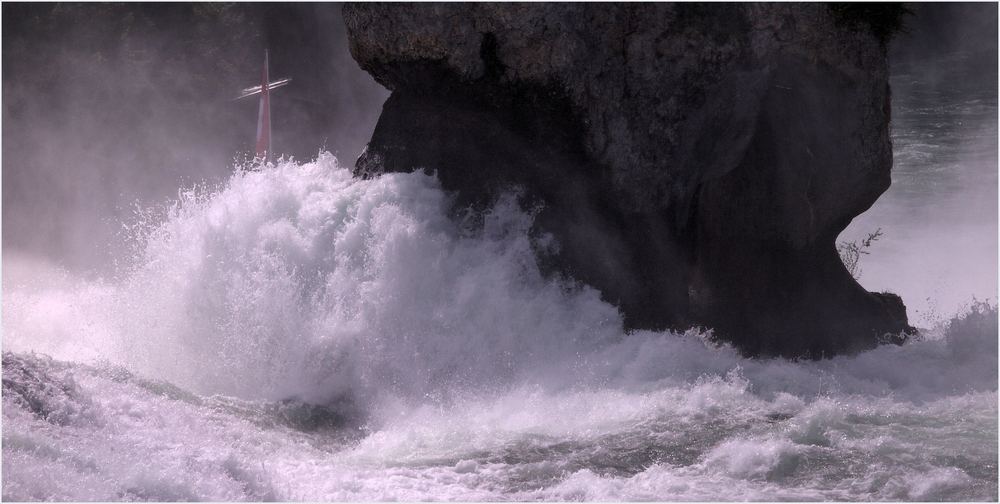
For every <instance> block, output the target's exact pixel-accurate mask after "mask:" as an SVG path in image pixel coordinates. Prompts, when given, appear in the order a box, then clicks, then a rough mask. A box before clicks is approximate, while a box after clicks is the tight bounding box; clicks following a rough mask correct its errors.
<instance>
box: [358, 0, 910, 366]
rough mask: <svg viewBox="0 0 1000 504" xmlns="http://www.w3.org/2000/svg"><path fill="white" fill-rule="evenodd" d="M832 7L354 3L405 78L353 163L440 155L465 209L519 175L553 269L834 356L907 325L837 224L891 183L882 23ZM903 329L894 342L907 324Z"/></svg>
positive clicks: (397, 76)
mask: <svg viewBox="0 0 1000 504" xmlns="http://www.w3.org/2000/svg"><path fill="white" fill-rule="evenodd" d="M851 14H852V13H851V12H850V11H849V10H848V11H846V13H845V10H844V9H843V8H831V7H829V6H826V5H822V4H711V5H703V4H692V3H684V4H590V5H585V4H449V5H442V4H423V5H408V4H360V5H348V6H346V7H345V10H344V18H345V21H346V23H347V27H348V33H349V38H350V44H351V53H352V55H353V56H354V58H355V60H357V61H358V63H359V64H360V65H361V67H362V68H363V69H365V70H366V71H368V72H369V73H370V74H371V75H372V76H374V77H375V79H376V80H378V82H380V83H381V84H382V85H384V86H385V87H387V88H388V89H389V90H391V91H392V95H391V96H390V98H389V99H388V101H387V102H386V104H385V105H384V109H383V112H382V115H381V117H380V119H379V123H378V126H377V127H376V131H375V133H374V135H373V137H372V139H371V142H370V143H369V146H368V150H367V151H366V153H365V154H364V155H363V156H362V157H361V158H360V159H359V160H358V164H357V171H358V173H359V174H360V175H364V176H368V175H372V174H377V173H380V172H384V171H410V170H415V169H429V170H436V171H437V173H438V176H439V178H440V179H441V182H442V184H443V185H444V186H445V187H446V188H448V189H451V190H455V191H457V193H458V195H459V198H458V200H457V202H456V205H458V206H459V207H463V208H464V207H467V206H469V205H472V206H474V207H482V206H485V205H488V204H489V203H490V202H491V201H492V199H493V198H494V197H495V196H496V194H497V193H498V192H499V191H502V190H506V189H508V188H510V187H513V186H516V187H520V188H521V190H522V191H523V193H522V194H523V198H522V199H523V202H524V204H525V205H530V206H534V207H540V208H541V210H540V211H539V213H538V217H537V219H536V227H537V229H538V231H539V232H550V233H552V234H553V235H554V236H555V237H556V238H557V239H558V242H559V244H560V248H559V251H558V253H556V254H551V255H547V256H545V257H543V258H542V259H543V261H544V262H545V264H546V265H547V266H548V267H549V268H551V269H552V270H553V271H559V272H563V273H566V274H569V275H572V276H573V277H574V278H576V279H578V280H581V281H583V282H586V283H588V284H590V285H593V286H594V287H596V288H598V289H599V290H600V291H601V292H602V295H603V296H604V298H605V299H606V300H607V301H609V302H612V303H615V304H617V305H618V306H619V307H620V309H621V310H622V312H623V314H624V316H625V319H626V323H627V324H628V325H629V326H630V327H634V328H664V327H680V326H686V325H691V324H700V325H708V326H711V327H714V328H715V329H716V331H717V334H718V335H719V336H720V337H721V338H723V339H725V340H728V341H731V342H733V343H734V344H736V345H737V346H738V347H739V348H741V349H742V350H743V351H744V352H746V353H748V354H751V355H784V356H791V357H799V356H808V357H821V356H823V355H830V354H833V353H841V352H851V351H856V350H860V349H863V348H869V347H871V346H874V345H875V344H877V342H879V341H880V338H882V337H883V336H884V335H885V334H896V335H898V334H899V333H900V332H901V331H903V330H905V329H906V328H907V322H906V313H905V308H904V307H903V304H902V302H901V300H900V299H899V298H898V297H896V296H893V295H886V294H873V293H869V292H866V291H865V290H864V289H863V288H861V287H860V286H859V285H858V284H857V282H856V281H855V280H854V279H853V278H852V277H851V276H850V275H849V274H848V272H847V271H846V269H845V268H844V266H843V265H842V264H841V262H840V260H839V256H838V254H837V252H836V247H835V240H836V238H837V236H838V234H839V233H840V232H841V231H842V230H843V229H844V228H845V227H846V226H847V225H848V224H849V223H850V221H851V219H852V218H853V217H855V216H856V215H858V214H860V213H861V212H863V211H865V210H866V209H867V208H869V207H870V206H871V205H872V203H874V201H875V200H876V198H877V197H878V196H879V195H880V194H881V193H882V192H884V191H885V190H886V189H887V188H888V186H889V183H890V176H889V175H890V169H891V166H892V151H891V144H890V139H889V130H888V127H889V120H890V107H889V103H890V92H889V86H888V70H887V64H886V48H885V44H884V34H882V33H880V32H879V29H877V28H880V27H879V26H874V25H871V24H870V23H866V22H865V19H860V20H859V19H858V17H857V16H852V15H851ZM896 339H897V340H898V339H899V337H898V336H897V337H896Z"/></svg>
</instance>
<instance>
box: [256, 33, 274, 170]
mask: <svg viewBox="0 0 1000 504" xmlns="http://www.w3.org/2000/svg"><path fill="white" fill-rule="evenodd" d="M267 60H268V55H267V50H266V49H265V50H264V71H263V73H262V75H261V78H260V109H259V111H258V113H257V157H258V158H261V159H262V160H264V161H267V156H268V154H270V153H271V93H270V92H269V90H268V88H267V85H268V82H269V78H268V72H267Z"/></svg>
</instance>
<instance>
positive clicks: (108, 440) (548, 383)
mask: <svg viewBox="0 0 1000 504" xmlns="http://www.w3.org/2000/svg"><path fill="white" fill-rule="evenodd" d="M449 197H450V196H449V195H448V194H447V193H446V192H444V191H442V190H441V188H440V186H439V184H438V182H437V180H436V179H435V177H433V176H429V175H425V174H422V173H411V174H386V175H382V176H380V177H377V178H374V179H371V180H359V179H355V178H353V177H352V176H351V173H350V171H349V170H347V169H345V168H342V167H340V166H338V164H337V162H336V160H335V159H334V158H333V157H332V156H330V155H329V154H321V155H320V156H319V157H318V159H317V160H316V161H314V162H310V163H304V164H298V163H295V162H291V161H285V162H280V163H278V164H277V165H276V166H269V167H266V168H264V169H262V170H260V171H249V172H242V171H241V172H237V173H236V174H235V175H234V176H233V177H232V178H231V179H230V180H229V181H228V182H227V183H226V185H225V186H224V187H222V188H220V189H218V190H215V191H201V192H198V191H192V192H189V193H185V194H183V195H181V197H180V199H179V201H178V202H177V203H176V204H174V205H173V206H172V207H171V208H170V209H169V212H168V215H167V216H166V218H165V219H163V221H162V222H161V223H159V224H158V225H155V226H151V227H148V228H147V229H145V231H144V232H143V233H141V236H142V243H143V246H142V247H140V248H139V250H140V251H141V252H140V253H139V254H138V256H137V257H136V258H135V260H134V264H133V266H132V267H131V268H130V269H129V271H128V273H127V274H125V275H123V276H122V278H121V279H117V280H114V281H104V282H94V281H84V280H82V279H74V278H72V277H70V276H68V275H67V274H63V273H59V272H58V271H54V270H51V269H46V268H45V267H43V266H40V265H31V264H26V263H23V262H16V261H14V260H11V258H5V265H4V266H5V272H4V274H5V279H4V298H3V328H4V350H5V351H8V352H10V351H12V352H14V353H5V354H4V355H5V356H4V397H3V419H4V423H3V498H4V499H7V500H261V499H264V500H352V501H359V500H361V501H366V500H388V499H395V500H426V499H433V500H451V499H455V500H541V499H545V500H705V499H708V500H744V499H764V500H777V499H794V500H810V499H824V500H828V499H829V500H833V499H851V500H900V499H913V500H938V499H945V500H977V499H985V500H996V499H997V359H996V356H997V339H996V334H997V312H996V308H995V307H992V306H984V305H977V306H973V307H972V308H971V309H970V311H969V312H968V313H967V314H965V315H962V316H960V317H956V318H955V319H953V320H952V321H951V322H950V323H948V324H943V325H941V326H939V327H937V328H935V329H932V330H926V331H924V332H923V334H922V337H921V338H919V339H918V340H916V341H912V342H910V343H908V344H906V345H904V346H900V347H897V346H883V347H880V348H877V349H875V350H872V351H869V352H865V353H863V354H860V355H857V356H853V357H837V358H834V359H829V360H824V361H820V362H813V361H808V362H793V361H788V360H783V359H770V360H752V359H744V358H741V357H739V355H738V354H737V353H736V352H735V351H733V350H732V349H731V348H728V347H716V346H713V345H711V344H709V343H707V342H706V339H705V338H704V335H703V334H700V333H697V332H695V331H691V332H688V333H685V334H677V333H672V332H664V333H654V332H648V331H640V332H633V333H629V334H626V333H625V332H624V331H623V329H622V321H621V317H620V316H619V314H618V312H617V310H616V309H615V308H614V307H613V306H611V305H609V304H607V303H604V302H603V301H601V299H600V296H599V294H598V293H597V292H596V291H594V290H593V289H591V288H589V287H587V286H583V285H579V284H576V283H574V282H572V281H571V280H570V279H559V278H548V277H546V276H543V275H542V274H541V273H540V271H539V268H538V265H537V263H536V256H535V253H536V252H535V251H537V250H545V249H546V248H547V247H551V246H552V244H551V243H550V239H549V238H547V237H545V236H532V235H531V234H529V232H528V231H529V228H530V225H531V222H532V216H531V215H530V214H528V213H525V212H523V211H521V210H520V209H519V207H518V205H517V203H516V198H515V197H514V196H510V197H507V198H502V199H501V200H500V201H498V202H497V204H496V205H495V207H494V208H493V209H492V210H491V211H490V212H488V213H487V214H486V215H485V216H483V218H482V220H481V222H482V223H483V225H482V227H481V228H480V227H476V226H472V225H471V224H469V225H465V224H463V223H462V222H463V221H462V219H456V218H453V217H452V216H450V215H449V208H450V199H449ZM473 220H477V219H469V220H468V221H469V222H472V221H473ZM11 269H13V271H10V270H11ZM18 271H20V272H21V273H20V275H22V276H20V277H19V276H18V274H16V272H18ZM30 352H42V353H44V354H47V355H50V356H52V358H49V357H45V356H41V355H36V354H32V353H30ZM66 361H72V363H70V362H66Z"/></svg>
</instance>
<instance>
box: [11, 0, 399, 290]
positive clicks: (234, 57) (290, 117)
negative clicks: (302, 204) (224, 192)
mask: <svg viewBox="0 0 1000 504" xmlns="http://www.w3.org/2000/svg"><path fill="white" fill-rule="evenodd" d="M340 16H341V8H340V5H339V4H331V3H324V4H280V5H279V4H235V5H234V4H148V3H142V4H115V5H112V4H35V3H21V4H10V3H5V4H4V5H3V224H4V226H3V252H4V256H5V261H4V262H5V263H6V265H8V266H9V265H10V262H9V261H10V259H11V258H12V257H20V258H22V259H23V258H25V257H28V256H30V257H31V258H33V260H34V261H36V262H37V261H42V262H50V263H53V264H54V265H56V266H58V267H61V268H65V269H67V270H69V271H71V272H73V273H76V274H84V275H87V276H93V275H107V274H110V273H113V271H114V269H115V263H116V261H119V260H121V259H122V258H121V257H117V256H116V254H115V253H114V252H113V251H115V250H119V249H122V248H123V245H124V242H126V241H128V240H129V239H130V238H129V236H128V233H127V230H126V229H125V228H124V227H123V226H124V225H127V224H129V223H130V222H134V221H135V220H136V219H137V218H139V215H137V210H138V209H144V212H145V213H146V214H149V213H150V212H153V213H155V212H156V210H155V207H156V206H157V205H164V204H166V203H167V202H168V201H170V200H172V199H175V198H176V197H177V195H178V192H179V191H182V190H185V189H189V188H191V187H194V186H214V185H217V184H218V183H220V182H222V181H224V180H226V179H227V178H228V177H229V176H230V174H231V173H232V171H233V169H234V165H235V163H236V162H237V161H240V160H243V159H245V158H246V157H247V154H248V153H252V150H253V142H254V134H255V128H256V116H257V102H256V100H255V99H252V98H251V99H245V100H240V101H233V98H234V97H235V96H236V95H237V92H238V91H239V90H240V89H242V88H244V87H248V86H252V85H256V84H259V81H260V71H261V66H262V63H263V56H264V50H265V48H266V49H269V50H270V54H271V76H272V79H273V78H278V77H285V76H287V77H292V79H293V82H292V84H291V85H289V86H286V87H285V88H282V89H279V90H276V91H275V92H274V93H273V94H272V125H273V148H274V150H275V152H276V153H277V154H278V155H289V156H294V157H295V158H297V159H304V160H308V159H311V158H313V157H315V156H316V154H317V153H318V152H319V151H320V150H321V149H323V150H328V151H330V152H332V153H334V154H335V155H337V156H338V157H339V158H340V159H342V160H343V161H344V162H345V163H347V164H353V161H354V159H355V158H356V157H357V155H358V154H359V153H360V152H361V150H362V149H363V147H364V145H365V143H366V142H367V140H368V137H369V136H370V135H371V130H372V129H373V127H374V124H375V121H376V120H377V118H378V114H379V111H380V108H381V104H382V102H383V101H384V100H385V98H386V97H387V96H388V92H387V91H386V90H385V89H383V88H382V87H381V86H379V85H378V84H376V83H375V82H374V80H372V79H371V77H369V76H368V75H367V74H366V73H365V72H363V71H362V70H361V69H360V68H358V66H357V64H356V63H354V61H353V60H352V59H351V57H350V54H349V51H348V48H347V40H346V35H345V31H344V25H343V22H342V20H341V17H340ZM151 209H152V210H151ZM119 255H120V254H119ZM6 269H7V268H5V270H6ZM5 275H6V271H5Z"/></svg>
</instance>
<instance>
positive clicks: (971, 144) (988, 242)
mask: <svg viewBox="0 0 1000 504" xmlns="http://www.w3.org/2000/svg"><path fill="white" fill-rule="evenodd" d="M911 9H912V10H913V14H912V15H911V16H908V18H907V20H906V24H907V29H906V31H905V32H904V33H903V34H901V35H899V36H898V38H897V39H896V40H894V41H893V44H892V46H891V47H890V52H889V63H890V73H891V78H890V85H891V86H892V90H893V121H892V124H891V128H892V138H893V158H894V159H893V171H892V186H891V187H890V188H889V190H888V191H886V193H885V194H883V195H882V197H880V198H879V200H878V201H876V202H875V204H874V205H873V206H872V208H871V209H869V210H868V211H867V212H865V213H864V214H862V215H860V216H859V217H858V218H856V219H855V220H854V222H853V223H852V224H851V226H849V227H848V228H847V229H846V230H845V231H844V233H842V235H841V239H842V240H847V241H852V240H858V239H860V238H862V237H864V236H866V235H867V234H868V233H871V232H874V231H875V230H877V229H881V230H882V233H883V236H882V237H881V238H880V239H879V240H878V241H877V242H875V243H873V244H872V246H871V247H870V249H869V250H868V252H869V254H868V255H865V256H863V257H862V261H861V262H862V264H861V268H862V271H861V274H860V279H859V280H860V282H861V284H862V285H863V286H865V287H866V288H867V289H869V290H875V291H891V292H895V293H897V294H900V295H901V296H902V298H903V300H904V302H905V303H906V305H907V309H908V312H909V315H910V319H911V321H912V322H913V323H915V324H917V325H921V326H929V325H933V324H935V323H938V322H941V321H942V320H946V319H947V317H949V316H951V315H953V314H954V313H956V312H960V311H962V310H963V309H965V308H967V307H968V306H969V305H971V304H972V303H973V302H975V301H976V300H978V301H986V300H994V302H995V300H996V298H997V199H998V198H997V116H996V104H997V24H996V18H997V6H996V5H995V4H989V5H986V4H914V5H912V6H911Z"/></svg>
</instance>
